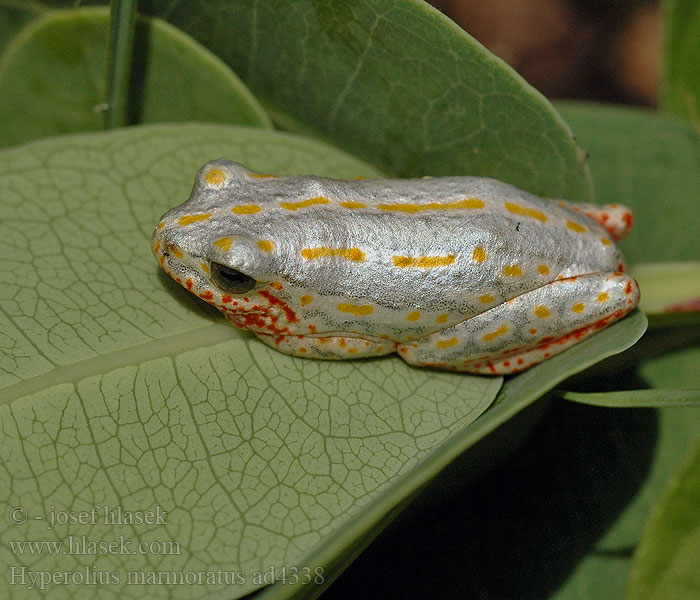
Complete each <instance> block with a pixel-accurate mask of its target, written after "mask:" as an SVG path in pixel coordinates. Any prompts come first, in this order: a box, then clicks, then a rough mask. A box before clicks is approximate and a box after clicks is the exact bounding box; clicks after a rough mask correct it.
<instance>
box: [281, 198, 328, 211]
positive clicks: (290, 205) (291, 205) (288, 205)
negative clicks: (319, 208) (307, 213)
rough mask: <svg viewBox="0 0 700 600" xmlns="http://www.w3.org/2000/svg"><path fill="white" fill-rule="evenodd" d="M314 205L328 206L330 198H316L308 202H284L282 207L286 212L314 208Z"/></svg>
mask: <svg viewBox="0 0 700 600" xmlns="http://www.w3.org/2000/svg"><path fill="white" fill-rule="evenodd" d="M314 204H328V198H326V197H325V196H316V197H315V198H309V199H308V200H300V201H299V202H282V203H281V204H280V206H281V207H282V208H284V209H286V210H298V209H300V208H306V207H307V206H313V205H314Z"/></svg>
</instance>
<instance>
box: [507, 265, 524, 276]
mask: <svg viewBox="0 0 700 600" xmlns="http://www.w3.org/2000/svg"><path fill="white" fill-rule="evenodd" d="M503 274H504V275H505V276H506V277H520V276H521V275H522V274H523V270H522V269H521V268H520V267H519V266H518V265H510V266H508V267H503Z"/></svg>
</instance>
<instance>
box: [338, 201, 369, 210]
mask: <svg viewBox="0 0 700 600" xmlns="http://www.w3.org/2000/svg"><path fill="white" fill-rule="evenodd" d="M340 206H342V207H343V208H364V207H365V206H367V205H366V204H365V203H364V202H355V201H354V200H348V201H347V202H340Z"/></svg>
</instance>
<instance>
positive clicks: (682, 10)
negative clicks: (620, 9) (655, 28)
mask: <svg viewBox="0 0 700 600" xmlns="http://www.w3.org/2000/svg"><path fill="white" fill-rule="evenodd" d="M663 33H664V51H663V57H662V77H661V104H662V106H663V108H664V109H665V110H666V111H668V112H670V113H673V114H674V115H677V116H679V117H682V118H684V119H686V120H689V121H690V122H691V123H692V124H693V126H694V127H695V129H696V131H699V132H700V5H698V3H697V2H695V0H666V1H665V10H664V19H663Z"/></svg>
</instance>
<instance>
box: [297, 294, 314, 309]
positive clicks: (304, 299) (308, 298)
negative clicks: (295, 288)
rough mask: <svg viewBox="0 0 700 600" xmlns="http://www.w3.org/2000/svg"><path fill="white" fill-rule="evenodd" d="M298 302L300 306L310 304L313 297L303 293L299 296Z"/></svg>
mask: <svg viewBox="0 0 700 600" xmlns="http://www.w3.org/2000/svg"><path fill="white" fill-rule="evenodd" d="M299 302H301V305H302V306H306V305H307V304H311V302H313V298H312V297H311V296H308V295H306V294H304V295H303V296H302V297H301V298H299Z"/></svg>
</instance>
